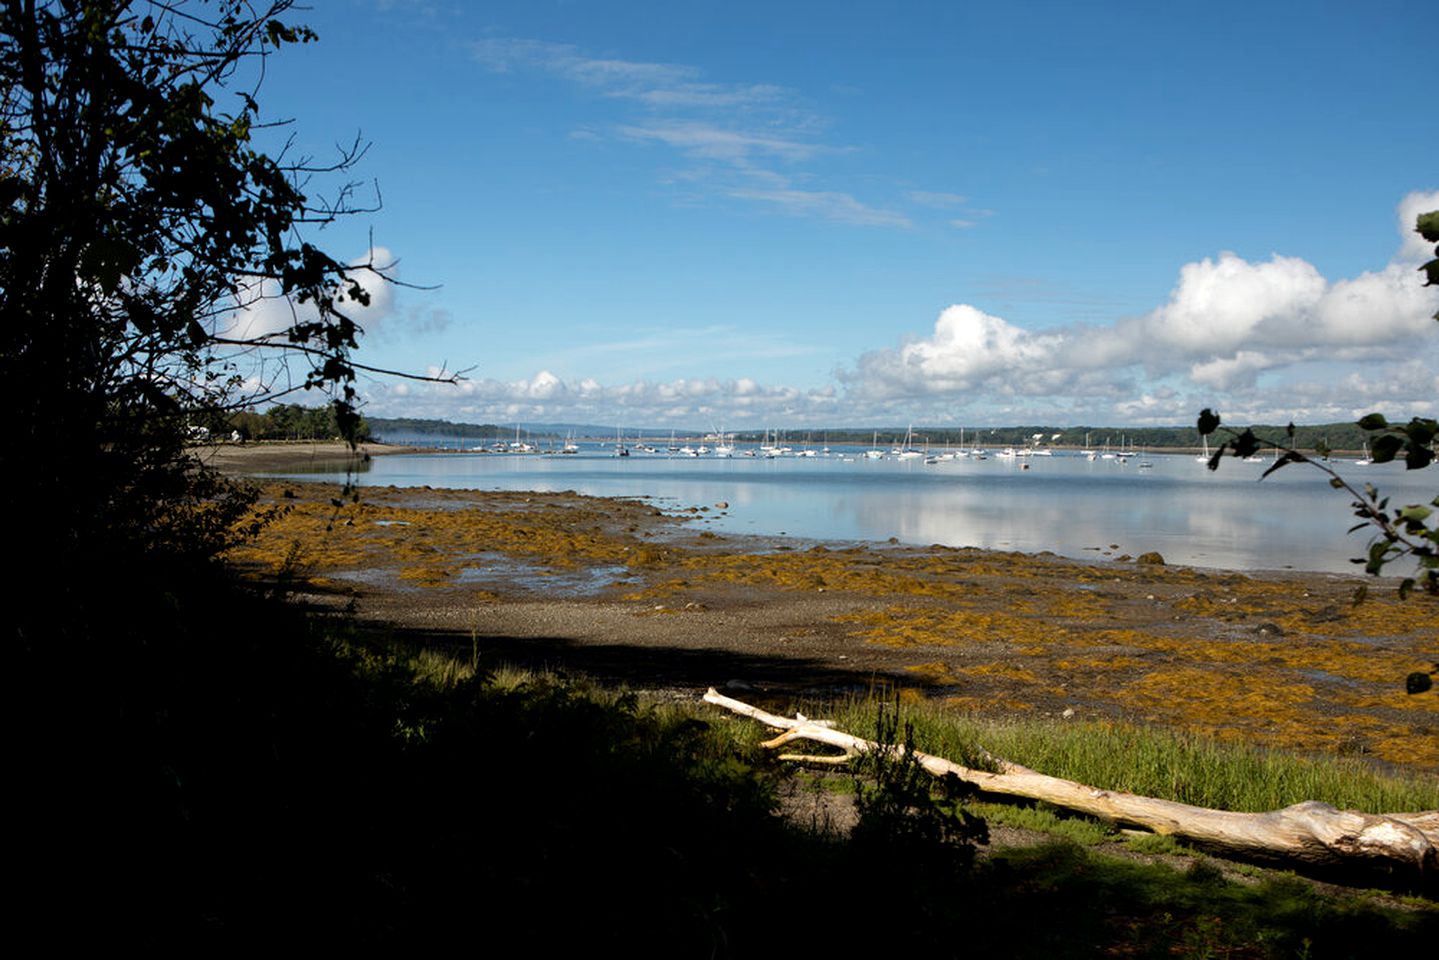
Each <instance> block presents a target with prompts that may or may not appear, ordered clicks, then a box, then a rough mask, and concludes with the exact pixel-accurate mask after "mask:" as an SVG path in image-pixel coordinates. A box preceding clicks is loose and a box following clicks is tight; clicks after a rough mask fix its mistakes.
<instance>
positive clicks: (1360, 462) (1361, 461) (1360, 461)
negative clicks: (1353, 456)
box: [1354, 440, 1374, 467]
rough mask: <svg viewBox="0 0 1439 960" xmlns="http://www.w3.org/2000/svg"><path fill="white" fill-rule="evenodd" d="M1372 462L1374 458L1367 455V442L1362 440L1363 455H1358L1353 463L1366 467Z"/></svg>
mask: <svg viewBox="0 0 1439 960" xmlns="http://www.w3.org/2000/svg"><path fill="white" fill-rule="evenodd" d="M1373 462H1374V458H1373V457H1372V456H1370V455H1369V442H1368V441H1367V440H1366V441H1365V442H1364V456H1362V457H1360V458H1359V459H1358V460H1355V461H1354V463H1355V464H1356V465H1357V466H1361V467H1367V466H1369V465H1370V464H1372V463H1373Z"/></svg>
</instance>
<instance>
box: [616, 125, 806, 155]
mask: <svg viewBox="0 0 1439 960" xmlns="http://www.w3.org/2000/svg"><path fill="white" fill-rule="evenodd" d="M619 133H620V134H621V135H622V136H625V137H628V138H630V139H633V140H654V141H658V142H660V143H663V144H665V145H666V146H670V147H674V148H675V149H676V150H680V151H682V152H684V153H685V154H686V155H688V156H691V157H697V158H701V159H705V160H724V161H728V162H731V163H739V162H741V161H746V162H747V161H748V160H749V159H750V158H751V157H754V156H755V155H762V156H772V157H779V158H781V159H784V160H805V159H808V158H809V157H812V156H814V155H815V154H816V153H819V152H820V151H822V150H824V149H825V148H824V147H822V146H821V145H819V144H816V143H806V142H803V141H800V140H797V139H794V138H789V137H781V136H775V135H773V134H765V133H753V132H748V131H742V130H733V129H726V128H724V127H720V126H717V125H715V124H712V123H705V122H703V121H699V120H686V121H672V122H663V123H649V124H636V125H625V126H621V127H619Z"/></svg>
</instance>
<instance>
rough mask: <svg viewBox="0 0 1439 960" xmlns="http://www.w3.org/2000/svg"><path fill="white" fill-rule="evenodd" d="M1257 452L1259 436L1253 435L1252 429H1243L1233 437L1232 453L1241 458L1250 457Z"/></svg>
mask: <svg viewBox="0 0 1439 960" xmlns="http://www.w3.org/2000/svg"><path fill="white" fill-rule="evenodd" d="M1258 452H1259V438H1258V437H1256V436H1255V435H1254V431H1253V430H1245V431H1244V432H1243V433H1241V434H1240V435H1239V436H1237V437H1235V438H1234V455H1235V456H1236V457H1239V458H1240V459H1241V460H1242V459H1244V458H1245V457H1252V456H1254V455H1255V454H1256V453H1258Z"/></svg>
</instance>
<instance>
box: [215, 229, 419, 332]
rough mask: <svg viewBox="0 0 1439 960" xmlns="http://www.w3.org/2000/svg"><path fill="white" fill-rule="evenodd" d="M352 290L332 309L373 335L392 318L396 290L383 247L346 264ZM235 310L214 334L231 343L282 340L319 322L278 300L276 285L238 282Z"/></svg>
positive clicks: (301, 306)
mask: <svg viewBox="0 0 1439 960" xmlns="http://www.w3.org/2000/svg"><path fill="white" fill-rule="evenodd" d="M346 266H347V267H349V268H351V269H350V270H349V271H348V278H349V281H350V284H346V285H344V286H343V287H342V289H341V290H340V292H339V295H338V296H337V298H336V301H335V308H336V309H338V310H340V311H341V312H342V313H344V314H345V316H347V317H349V318H350V319H351V320H354V321H355V322H356V323H357V324H359V327H360V329H361V330H362V331H363V332H365V333H374V332H375V330H376V329H377V328H378V327H379V325H380V323H381V322H382V321H383V320H385V318H387V317H389V316H391V315H392V314H393V313H394V312H395V284H394V283H393V282H392V281H395V280H398V279H399V262H398V261H397V260H396V259H395V257H394V255H393V254H392V253H391V252H390V251H389V250H388V249H386V248H385V247H375V248H374V249H372V250H371V251H369V252H368V253H366V254H364V255H363V256H359V257H355V258H354V259H352V260H350V261H349V262H348V263H347V264H346ZM351 285H353V286H354V287H355V288H357V289H358V290H359V291H361V292H363V294H365V295H367V296H368V299H369V302H368V303H365V302H363V301H362V299H360V298H356V297H354V296H353V295H352V294H351ZM235 303H236V307H235V308H233V309H231V310H228V311H225V312H223V313H221V314H219V315H217V317H216V319H215V324H214V333H215V334H216V335H217V336H222V337H226V338H229V339H234V340H257V339H262V338H266V337H268V338H277V337H281V336H282V335H283V334H284V333H285V332H286V331H288V330H289V329H290V328H291V327H293V326H295V325H296V324H299V323H312V322H314V321H315V320H317V319H318V318H319V311H318V310H316V308H315V305H314V304H313V303H298V302H295V301H294V300H293V299H291V298H288V297H284V296H281V293H280V284H279V283H278V281H275V280H270V279H261V278H259V277H248V278H247V277H242V278H240V281H239V290H238V291H237V293H236V295H235Z"/></svg>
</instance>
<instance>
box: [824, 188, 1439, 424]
mask: <svg viewBox="0 0 1439 960" xmlns="http://www.w3.org/2000/svg"><path fill="white" fill-rule="evenodd" d="M1426 204H1434V205H1435V206H1439V196H1435V195H1418V194H1411V195H1410V196H1409V197H1407V198H1405V201H1404V203H1403V204H1401V209H1404V210H1406V211H1407V210H1408V209H1409V208H1422V207H1424V206H1425V205H1426ZM1402 216H1404V217H1407V219H1408V220H1409V222H1410V224H1411V228H1412V219H1413V218H1412V216H1408V214H1407V212H1406V213H1405V214H1402ZM1401 255H1402V252H1401ZM1436 306H1439V295H1436V292H1435V291H1434V289H1433V288H1425V287H1423V286H1421V285H1420V283H1419V282H1418V278H1417V277H1416V276H1415V274H1414V271H1413V270H1412V268H1411V267H1410V266H1409V265H1407V264H1403V263H1400V262H1397V261H1396V262H1395V263H1391V264H1390V265H1389V266H1387V267H1385V268H1384V269H1382V270H1379V271H1377V272H1368V273H1363V274H1361V275H1359V276H1358V277H1354V278H1352V279H1341V280H1337V281H1333V282H1331V281H1328V280H1326V279H1325V278H1324V277H1323V276H1321V275H1320V273H1319V271H1318V270H1317V269H1315V268H1314V266H1313V265H1312V264H1310V263H1308V262H1306V261H1304V260H1302V259H1299V258H1295V257H1285V256H1278V255H1276V256H1274V257H1271V258H1270V259H1269V260H1268V261H1263V262H1257V263H1256V262H1250V261H1247V260H1244V259H1242V258H1241V257H1238V256H1236V255H1234V254H1232V253H1224V254H1221V255H1219V256H1218V257H1217V258H1213V259H1210V258H1206V259H1204V260H1201V261H1198V262H1195V263H1189V264H1185V265H1184V266H1183V267H1182V268H1180V271H1179V277H1178V280H1177V282H1176V284H1175V286H1174V289H1173V291H1172V292H1171V294H1170V296H1169V299H1168V302H1167V303H1165V304H1163V305H1162V306H1160V307H1157V308H1155V309H1154V310H1151V311H1149V312H1148V313H1146V314H1143V315H1141V316H1138V317H1133V318H1128V319H1122V320H1119V321H1117V322H1114V323H1110V324H1092V325H1080V324H1073V325H1069V326H1065V327H1057V328H1050V329H1046V330H1044V331H1042V332H1039V333H1035V332H1031V331H1029V330H1026V329H1024V328H1022V327H1019V326H1016V325H1014V324H1011V323H1009V322H1008V321H1006V320H1004V319H1003V318H1001V317H997V316H992V315H990V314H988V313H985V312H984V311H982V310H980V309H978V308H977V307H974V306H973V305H970V304H956V305H954V306H951V307H949V308H947V309H946V310H944V311H943V312H942V313H941V314H940V315H939V317H938V319H937V320H936V321H935V325H934V330H933V332H932V333H931V334H930V335H929V336H926V337H923V338H919V339H915V340H912V341H910V342H907V343H905V344H902V345H901V346H898V347H893V348H888V349H882V350H876V351H872V352H870V353H867V354H865V355H863V356H862V357H860V358H859V360H858V361H857V363H856V365H855V369H853V370H848V371H842V372H841V374H840V379H841V380H842V382H844V383H845V385H846V386H847V387H848V389H849V390H850V392H851V393H852V394H853V395H855V396H856V397H859V398H866V399H870V400H886V401H895V400H902V399H905V398H911V399H921V398H932V397H937V396H945V397H950V398H953V399H957V400H969V399H975V398H979V397H989V398H995V397H1000V398H1003V397H1028V398H1033V399H1035V400H1041V399H1044V398H1049V399H1052V400H1053V399H1058V398H1064V397H1099V396H1113V394H1114V392H1115V391H1114V387H1113V385H1116V384H1123V383H1127V381H1128V380H1129V379H1130V378H1133V377H1138V376H1141V375H1142V376H1143V377H1147V378H1148V380H1149V381H1151V382H1157V381H1158V380H1160V379H1163V378H1166V377H1171V378H1177V381H1176V382H1179V383H1187V385H1188V387H1189V388H1190V389H1195V390H1219V391H1233V390H1241V389H1253V388H1255V387H1256V385H1257V384H1259V383H1260V382H1261V377H1263V376H1265V375H1278V374H1280V373H1283V372H1284V371H1287V370H1297V369H1301V368H1305V367H1308V366H1312V365H1315V364H1319V363H1322V362H1325V361H1333V360H1345V361H1361V360H1367V361H1370V362H1377V363H1389V364H1393V363H1396V362H1400V361H1402V360H1404V359H1407V358H1409V357H1411V356H1412V355H1413V354H1414V352H1415V350H1416V349H1421V348H1423V347H1424V345H1425V344H1427V343H1428V342H1429V341H1430V340H1432V338H1433V335H1434V333H1435V331H1434V329H1433V327H1434V323H1433V320H1432V319H1431V317H1432V316H1433V314H1434V311H1435V308H1436ZM1115 409H1116V410H1124V411H1127V412H1129V413H1134V414H1137V413H1138V410H1137V409H1135V408H1132V407H1122V408H1121V407H1115ZM1431 409H1432V408H1431Z"/></svg>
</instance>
